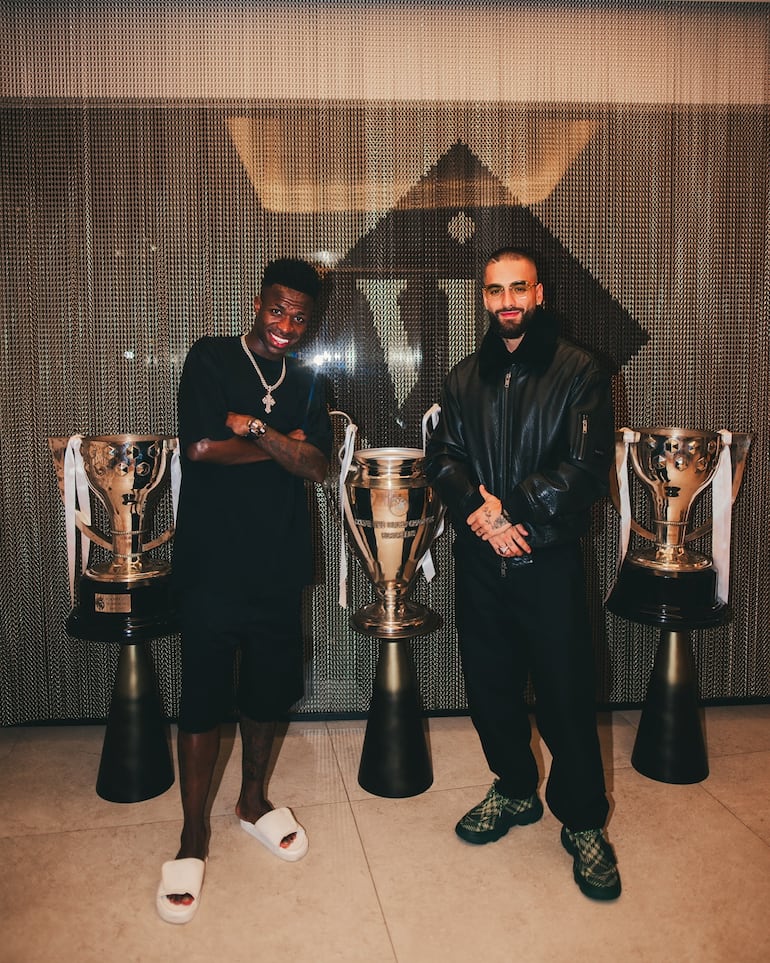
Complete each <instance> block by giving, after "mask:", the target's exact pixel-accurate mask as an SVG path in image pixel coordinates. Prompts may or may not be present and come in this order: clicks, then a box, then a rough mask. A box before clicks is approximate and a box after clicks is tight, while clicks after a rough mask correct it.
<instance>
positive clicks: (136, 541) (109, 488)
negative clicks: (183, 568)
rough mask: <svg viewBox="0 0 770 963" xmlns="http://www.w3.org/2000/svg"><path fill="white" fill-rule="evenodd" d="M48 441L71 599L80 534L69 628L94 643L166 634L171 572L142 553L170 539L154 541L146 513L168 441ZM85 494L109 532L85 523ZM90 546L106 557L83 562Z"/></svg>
mask: <svg viewBox="0 0 770 963" xmlns="http://www.w3.org/2000/svg"><path fill="white" fill-rule="evenodd" d="M48 443H49V447H50V449H51V454H52V456H53V460H54V466H55V468H56V474H57V480H58V483H59V490H60V492H61V496H62V499H63V500H64V504H65V512H66V523H67V540H68V553H69V556H70V589H71V592H72V595H73V602H75V601H76V599H75V591H74V555H75V542H74V535H75V532H74V530H75V528H77V529H78V530H79V532H80V533H81V559H82V562H83V566H82V567H83V568H84V569H85V570H84V572H83V575H82V577H81V578H80V580H79V592H78V595H79V600H78V601H77V604H76V606H75V608H74V609H73V612H72V614H71V616H70V618H69V620H68V623H67V627H68V629H69V631H70V632H71V634H72V635H74V636H76V637H78V638H85V639H95V640H99V641H124V640H127V639H131V638H151V637H155V636H158V635H162V634H164V632H165V631H172V629H173V618H172V605H171V598H170V580H169V577H170V572H171V568H170V566H169V564H168V563H167V562H164V561H159V560H156V559H153V558H152V557H151V556H150V554H149V553H150V552H151V551H152V550H153V549H155V548H157V547H158V546H160V545H162V544H163V543H164V542H167V541H168V540H169V539H170V538H171V537H172V536H173V534H174V529H173V526H170V527H168V528H167V529H166V530H165V531H164V532H163V533H162V534H160V535H158V536H157V537H155V538H153V537H152V534H151V533H152V520H153V512H154V510H155V507H156V505H157V503H158V500H159V499H160V497H161V495H162V494H163V491H164V489H165V488H166V487H167V486H168V483H169V480H170V478H171V475H172V463H174V459H175V457H176V453H177V440H176V438H170V437H166V436H163V435H102V436H89V435H86V436H81V435H73V436H72V437H70V438H49V439H48ZM91 493H92V494H93V495H94V496H95V497H96V499H98V501H99V503H100V504H101V505H102V506H103V508H104V509H105V510H106V514H107V521H108V526H109V533H110V534H109V535H106V534H104V533H103V532H102V531H101V530H99V529H98V528H97V526H96V525H95V524H94V523H93V522H92V507H95V506H92V503H91ZM90 542H94V543H95V544H97V545H99V546H100V547H102V548H104V549H106V550H107V551H108V552H109V553H110V557H109V558H108V559H107V560H106V561H102V562H98V563H95V564H88V556H89V549H90Z"/></svg>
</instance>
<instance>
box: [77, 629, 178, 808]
mask: <svg viewBox="0 0 770 963" xmlns="http://www.w3.org/2000/svg"><path fill="white" fill-rule="evenodd" d="M173 782H174V767H173V763H172V761H171V752H170V749H169V744H168V738H167V733H166V725H165V721H164V718H163V714H162V711H161V705H160V697H159V694H158V686H157V681H156V676H155V670H154V667H153V663H152V657H151V655H150V652H149V651H148V648H147V643H145V642H139V643H126V644H124V645H121V647H120V657H119V659H118V669H117V673H116V675H115V684H114V687H113V691H112V703H111V705H110V713H109V718H108V720H107V729H106V732H105V734H104V745H103V747H102V756H101V761H100V764H99V775H98V778H97V780H96V792H97V794H98V795H99V796H101V797H102V799H107V800H109V801H110V802H119V803H131V802H141V801H142V800H144V799H152V798H153V797H154V796H159V795H160V794H161V793H164V792H165V791H166V790H167V789H168V788H169V787H170V786H171V785H172V784H173Z"/></svg>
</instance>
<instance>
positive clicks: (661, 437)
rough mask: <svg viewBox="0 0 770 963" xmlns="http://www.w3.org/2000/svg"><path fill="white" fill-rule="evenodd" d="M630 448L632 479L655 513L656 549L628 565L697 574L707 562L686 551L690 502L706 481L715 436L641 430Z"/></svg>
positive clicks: (714, 459)
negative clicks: (642, 487) (641, 487)
mask: <svg viewBox="0 0 770 963" xmlns="http://www.w3.org/2000/svg"><path fill="white" fill-rule="evenodd" d="M639 434H640V438H639V441H638V443H636V444H634V445H631V448H630V454H631V461H632V464H633V466H634V471H635V472H636V476H637V478H639V479H640V481H641V482H642V483H643V484H644V485H645V486H646V488H647V491H648V493H649V494H650V496H651V498H652V504H653V510H654V541H655V547H654V548H653V549H648V550H640V551H637V552H634V553H633V555H632V558H633V562H634V564H636V565H641V566H644V567H647V568H653V569H659V570H662V571H680V572H697V571H699V570H700V569H704V568H708V567H709V566H710V565H711V560H710V559H709V558H708V557H707V556H705V555H701V554H700V553H698V552H692V551H688V550H687V549H686V548H685V541H686V540H687V521H688V519H689V516H690V511H691V509H692V505H693V502H694V501H695V499H696V497H697V496H698V495H699V494H700V493H701V492H702V491H703V489H704V488H706V486H707V485H708V484H709V483H710V482H711V480H712V478H713V477H714V472H715V471H716V468H717V464H718V461H719V455H720V452H721V450H722V439H721V438H720V436H719V434H718V433H717V432H709V431H691V430H685V429H682V428H650V429H642V430H641V431H640V432H639Z"/></svg>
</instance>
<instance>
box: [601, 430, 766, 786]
mask: <svg viewBox="0 0 770 963" xmlns="http://www.w3.org/2000/svg"><path fill="white" fill-rule="evenodd" d="M750 443H751V436H750V435H747V434H739V433H733V432H729V431H699V430H695V429H689V428H674V427H656V428H639V429H631V428H624V429H622V430H621V431H619V432H617V434H616V485H615V486H614V490H613V500H614V501H615V505H616V507H617V508H618V510H619V512H620V518H621V526H620V550H619V564H618V574H617V579H616V582H615V585H614V587H613V589H612V591H611V592H610V594H609V596H608V599H607V608H608V609H609V610H610V611H611V612H614V613H615V614H616V615H619V616H621V617H623V618H626V619H629V620H631V621H634V622H640V623H642V624H644V625H655V626H659V627H660V629H661V637H660V643H659V646H658V650H657V653H656V657H655V664H654V666H653V669H652V674H651V677H650V683H649V686H648V690H647V697H646V702H645V706H644V710H643V712H642V716H641V719H640V723H639V730H638V732H637V738H636V743H635V745H634V751H633V754H632V757H631V761H632V764H633V766H634V768H635V769H637V770H638V771H639V772H641V773H642V774H643V775H646V776H649V777H650V778H652V779H657V780H659V781H661V782H669V783H693V782H700V781H701V780H703V779H705V778H706V776H707V775H708V760H707V755H706V745H705V740H704V736H703V727H702V723H701V719H700V709H699V694H698V685H697V675H696V670H695V664H694V660H693V657H692V651H691V646H690V640H689V632H690V630H692V629H702V628H708V627H710V626H715V625H719V624H720V623H721V622H723V621H724V620H725V619H726V617H727V614H728V607H727V602H728V596H729V586H730V535H731V513H732V505H733V502H734V501H735V498H736V496H737V494H738V490H739V489H740V486H741V480H742V478H743V472H744V468H745V463H746V457H747V454H748V450H749V445H750ZM629 460H630V462H631V465H632V467H633V472H634V477H635V478H636V479H637V481H638V482H640V483H641V486H642V488H643V489H644V490H645V491H646V493H647V495H648V497H649V505H648V507H651V509H652V522H651V527H646V526H644V525H641V524H639V522H637V521H636V520H635V519H634V518H633V517H632V508H631V486H630V484H629V482H630V479H629V475H628V462H629ZM709 487H710V488H711V495H712V504H711V508H712V514H711V518H710V519H709V520H708V521H707V522H705V523H704V524H702V525H700V526H699V527H697V528H694V529H690V527H689V525H690V517H691V513H692V509H693V505H694V504H695V502H696V500H697V498H698V496H699V495H701V493H702V492H704V491H705V490H706V489H707V488H709ZM641 507H643V506H637V510H639V508H641ZM632 531H633V532H635V533H636V534H637V535H639V536H641V537H642V538H643V539H646V540H648V541H651V542H652V543H653V546H652V547H646V548H645V547H637V548H634V549H629V544H630V535H631V532H632ZM709 532H710V533H711V543H712V544H711V550H712V551H711V556H708V555H705V554H703V553H701V552H696V551H693V550H692V549H690V548H688V543H690V542H691V541H693V540H694V539H696V538H700V537H702V536H704V535H707V534H708V533H709Z"/></svg>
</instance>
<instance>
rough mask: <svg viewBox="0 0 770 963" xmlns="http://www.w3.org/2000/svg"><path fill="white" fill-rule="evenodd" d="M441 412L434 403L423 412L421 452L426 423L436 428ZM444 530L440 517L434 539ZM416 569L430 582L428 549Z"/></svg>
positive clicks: (424, 445)
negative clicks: (420, 570)
mask: <svg viewBox="0 0 770 963" xmlns="http://www.w3.org/2000/svg"><path fill="white" fill-rule="evenodd" d="M440 414H441V405H438V404H434V405H431V406H430V408H428V410H427V411H426V412H425V414H424V415H423V416H422V450H423V453H425V451H426V450H427V448H428V438H429V437H430V434H429V432H428V425H430V432H431V433H432V432H434V431H435V430H436V425H437V424H438V419H439V415H440ZM443 531H444V519H443V518H442V519H441V521H440V522H439V525H438V528H437V529H436V534H435V536H434V540H435V539H436V538H438V537H439V535H441V533H442V532H443ZM417 568H418V570H419V569H422V574H423V575H424V576H425V581H426V582H431V581H432V580H433V578H434V576H435V575H436V566H435V565H434V564H433V556H432V555H431V553H430V549H428V551H427V552H426V553H425V554H424V555H423V557H422V558H421V559H420V564H419V565H418V566H417Z"/></svg>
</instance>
